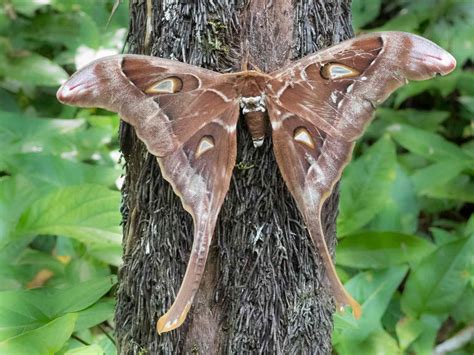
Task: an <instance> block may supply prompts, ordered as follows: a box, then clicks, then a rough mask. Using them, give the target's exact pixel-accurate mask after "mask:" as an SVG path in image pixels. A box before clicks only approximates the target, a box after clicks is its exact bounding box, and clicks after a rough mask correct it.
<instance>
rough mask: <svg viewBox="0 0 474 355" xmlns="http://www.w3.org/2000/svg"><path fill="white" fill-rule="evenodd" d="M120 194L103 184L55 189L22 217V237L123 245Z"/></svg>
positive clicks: (20, 227)
mask: <svg viewBox="0 0 474 355" xmlns="http://www.w3.org/2000/svg"><path fill="white" fill-rule="evenodd" d="M119 206H120V193H119V192H118V191H111V190H109V189H106V188H104V187H103V186H100V185H79V186H71V187H64V188H59V189H57V190H55V191H54V192H52V193H50V194H48V195H47V196H45V197H43V198H41V199H39V200H38V201H36V202H34V203H33V204H32V205H31V206H30V207H29V208H28V209H27V210H26V211H25V212H24V213H23V214H22V216H21V218H20V221H19V224H18V227H17V234H18V235H20V236H21V235H38V234H52V235H64V236H67V237H70V238H75V239H77V240H79V241H82V242H101V243H112V244H117V245H118V244H120V240H121V228H120V213H119V211H118V209H119Z"/></svg>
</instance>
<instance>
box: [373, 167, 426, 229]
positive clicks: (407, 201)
mask: <svg viewBox="0 0 474 355" xmlns="http://www.w3.org/2000/svg"><path fill="white" fill-rule="evenodd" d="M396 173H397V175H396V177H395V181H394V182H393V184H392V187H391V189H390V196H389V197H388V198H387V200H386V201H385V204H384V205H383V207H382V208H381V209H380V211H379V213H378V214H377V215H376V217H375V218H374V219H373V220H372V221H371V222H370V224H369V225H368V227H367V228H368V229H370V230H380V231H386V230H391V231H394V232H399V233H404V234H412V233H415V232H416V230H417V229H418V215H419V213H420V206H419V203H418V199H417V197H416V193H415V189H414V187H413V184H412V182H411V180H410V178H409V177H408V176H407V174H406V173H405V171H404V170H403V169H402V168H401V167H400V166H399V165H398V164H397V169H396Z"/></svg>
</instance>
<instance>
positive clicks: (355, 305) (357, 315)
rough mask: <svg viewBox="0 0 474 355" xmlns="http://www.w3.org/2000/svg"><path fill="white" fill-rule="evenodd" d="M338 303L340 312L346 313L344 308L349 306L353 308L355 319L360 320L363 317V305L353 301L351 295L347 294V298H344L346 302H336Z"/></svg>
mask: <svg viewBox="0 0 474 355" xmlns="http://www.w3.org/2000/svg"><path fill="white" fill-rule="evenodd" d="M336 303H337V304H338V306H339V311H340V312H344V307H346V306H349V307H351V308H352V314H353V315H354V318H355V319H357V320H359V319H360V317H361V316H362V307H361V305H360V304H359V302H357V301H356V300H355V299H353V298H352V297H351V296H350V295H349V294H347V295H346V297H344V301H342V302H338V301H336Z"/></svg>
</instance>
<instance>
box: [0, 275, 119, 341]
mask: <svg viewBox="0 0 474 355" xmlns="http://www.w3.org/2000/svg"><path fill="white" fill-rule="evenodd" d="M113 284H114V280H113V279H111V278H110V277H107V278H99V279H93V280H90V281H86V282H83V283H77V284H75V285H73V286H69V287H66V288H39V289H33V290H15V291H4V292H0V340H4V339H7V338H10V337H12V336H16V335H18V334H21V333H23V332H25V331H28V330H31V329H35V328H38V327H41V326H43V325H45V324H46V323H47V322H49V321H51V320H53V319H55V318H57V317H61V316H63V315H65V314H67V313H73V312H79V311H82V310H85V309H87V308H88V307H90V306H91V305H93V304H94V303H95V302H97V300H99V299H100V297H102V296H103V295H104V294H105V293H107V292H108V291H109V290H110V288H111V287H112V285H113ZM103 307H107V306H99V308H98V309H101V314H102V313H103V312H102V311H103V309H102V308H103ZM101 317H102V316H99V318H101ZM91 319H92V318H91V317H90V315H88V312H85V313H84V314H83V316H82V318H81V324H86V323H91Z"/></svg>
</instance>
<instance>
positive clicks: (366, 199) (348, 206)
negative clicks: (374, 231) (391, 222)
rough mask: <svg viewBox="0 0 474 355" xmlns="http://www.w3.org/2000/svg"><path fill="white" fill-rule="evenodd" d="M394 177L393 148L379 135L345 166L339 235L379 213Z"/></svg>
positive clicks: (356, 228) (351, 230)
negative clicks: (363, 151) (361, 153)
mask: <svg viewBox="0 0 474 355" xmlns="http://www.w3.org/2000/svg"><path fill="white" fill-rule="evenodd" d="M395 176H396V161H395V147H394V144H393V143H392V141H391V140H390V139H389V138H388V137H383V138H381V139H380V140H379V141H378V142H377V143H375V144H374V145H373V146H372V147H370V148H369V149H368V150H367V152H366V153H365V154H364V155H363V156H362V157H361V158H359V159H357V160H356V161H354V162H352V163H351V164H350V165H349V166H348V167H347V168H346V170H345V172H344V176H343V178H342V184H341V204H340V211H341V213H340V216H339V219H338V234H339V235H346V234H349V233H353V232H355V231H357V230H359V229H360V228H362V227H363V226H364V225H366V224H367V223H368V222H370V220H371V219H372V218H374V217H375V215H376V214H377V213H379V212H380V209H381V208H382V207H383V205H384V203H385V201H386V200H387V199H388V198H389V194H390V189H391V186H392V184H393V181H394V180H395Z"/></svg>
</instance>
